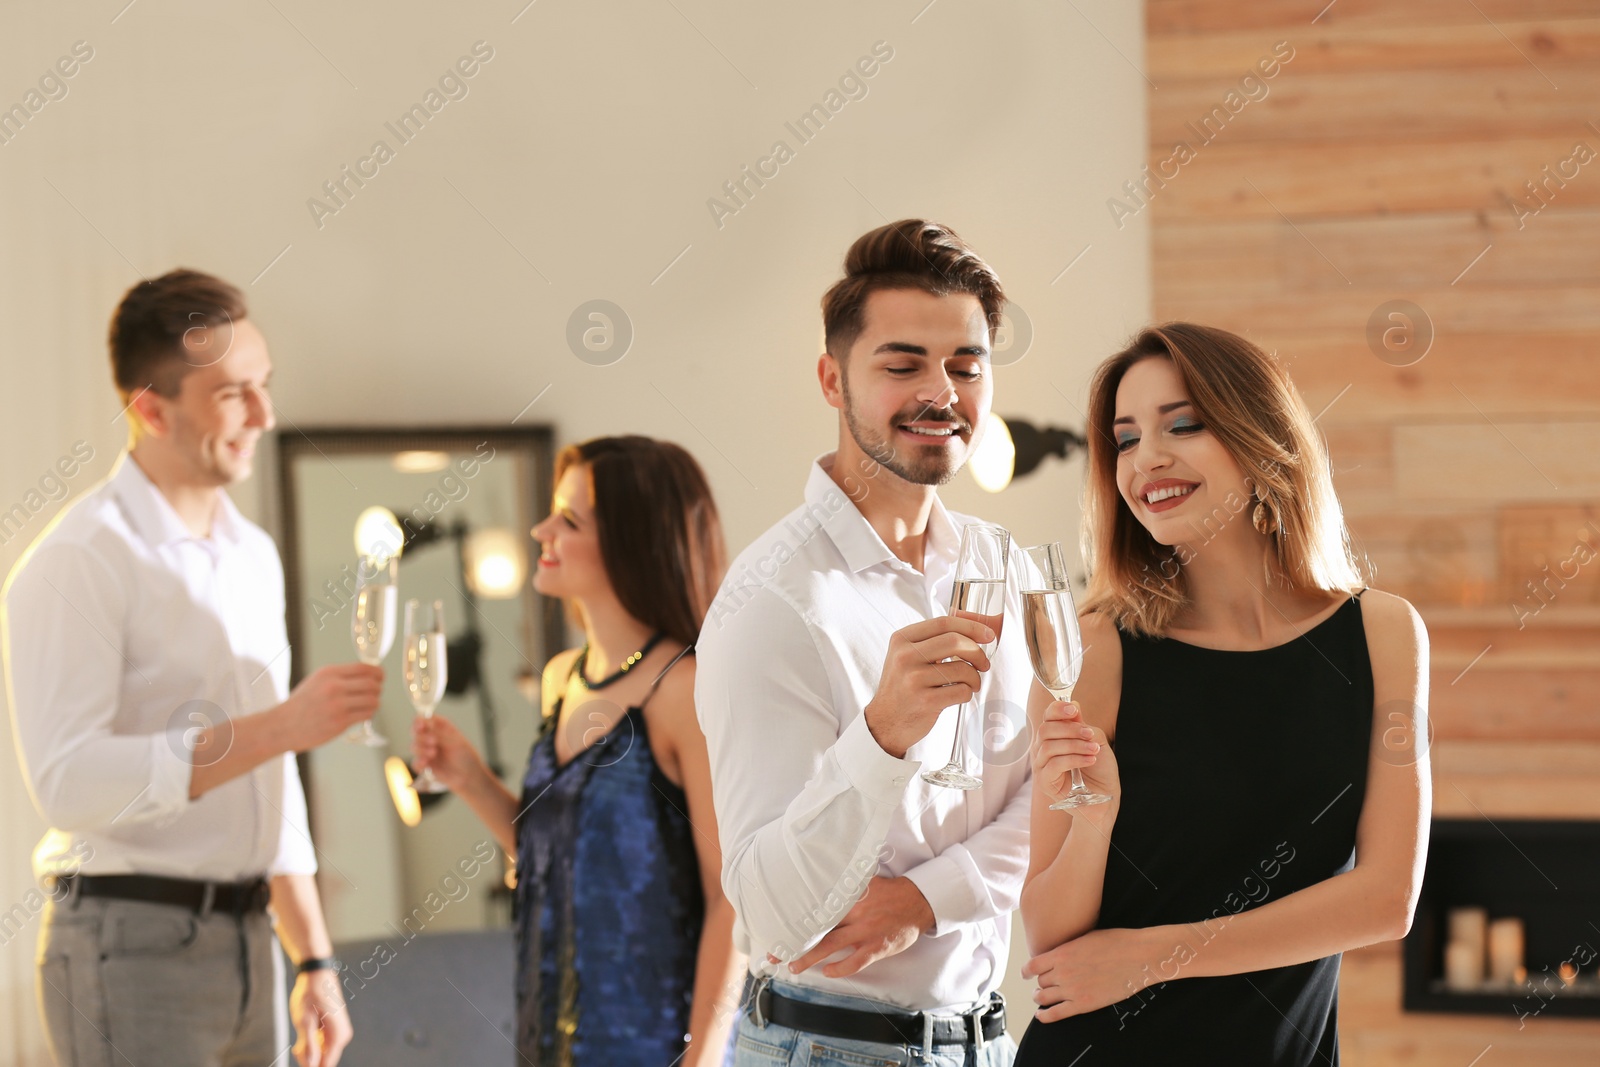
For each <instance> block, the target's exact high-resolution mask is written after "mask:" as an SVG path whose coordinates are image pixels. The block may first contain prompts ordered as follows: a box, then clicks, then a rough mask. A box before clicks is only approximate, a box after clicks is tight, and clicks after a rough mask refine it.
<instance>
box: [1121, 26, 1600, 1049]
mask: <svg viewBox="0 0 1600 1067" xmlns="http://www.w3.org/2000/svg"><path fill="white" fill-rule="evenodd" d="M1146 19H1147V45H1146V47H1147V52H1146V56H1145V60H1146V67H1145V73H1146V75H1147V76H1148V78H1149V80H1150V82H1151V83H1152V86H1153V88H1152V89H1151V92H1150V116H1149V124H1150V160H1149V161H1150V173H1151V175H1153V177H1150V178H1146V177H1145V176H1144V175H1137V176H1135V175H1130V176H1129V177H1130V179H1132V180H1133V183H1134V184H1133V188H1132V189H1131V190H1129V189H1124V190H1123V191H1122V194H1121V195H1120V196H1119V197H1118V198H1117V203H1110V202H1108V205H1107V209H1108V211H1109V212H1110V213H1111V214H1112V217H1113V218H1116V217H1118V216H1119V215H1122V216H1124V217H1125V216H1126V215H1127V214H1129V213H1138V212H1143V211H1149V213H1150V217H1151V221H1152V232H1153V242H1154V253H1155V254H1154V272H1155V285H1154V292H1155V305H1156V315H1157V317H1158V318H1159V319H1191V320H1194V321H1199V322H1206V323H1211V324H1214V325H1218V326H1223V327H1226V328H1228V329H1231V330H1235V331H1237V332H1239V333H1242V334H1245V335H1246V336H1248V337H1250V338H1252V339H1253V340H1255V341H1256V342H1258V343H1259V344H1262V345H1263V346H1264V347H1266V348H1268V349H1269V350H1273V351H1276V352H1277V353H1278V355H1279V356H1280V358H1282V359H1284V360H1285V361H1286V362H1287V364H1288V366H1289V369H1290V372H1291V374H1292V375H1293V376H1294V378H1295V381H1296V383H1297V384H1298V386H1299V388H1300V390H1301V392H1302V394H1303V395H1304V396H1305V399H1306V401H1307V403H1308V404H1309V405H1310V407H1311V409H1312V410H1313V411H1320V412H1322V415H1321V416H1320V418H1319V421H1318V425H1319V426H1320V427H1321V428H1322V430H1323V432H1324V434H1325V436H1326V438H1327V440H1328V443H1329V448H1330V452H1331V458H1332V462H1333V466H1334V471H1335V482H1336V485H1337V487H1338V489H1339V493H1340V498H1341V500H1342V501H1343V502H1344V505H1345V508H1346V512H1347V516H1348V519H1349V522H1350V527H1351V530H1352V532H1353V533H1354V535H1355V537H1356V538H1357V541H1358V543H1359V545H1360V547H1361V548H1362V549H1363V550H1364V551H1365V552H1366V553H1367V555H1368V556H1369V557H1370V559H1371V560H1372V562H1373V564H1374V565H1375V567H1376V571H1377V578H1376V582H1375V584H1376V585H1378V586H1379V587H1380V588H1384V589H1389V590H1392V591H1394V592H1397V593H1399V594H1401V595H1403V596H1406V597H1408V598H1409V599H1411V600H1412V602H1413V603H1414V604H1416V605H1417V607H1418V609H1419V610H1420V611H1421V612H1422V614H1423V616H1424V618H1425V619H1426V620H1427V623H1428V628H1429V632H1430V636H1431V639H1432V644H1433V649H1432V678H1431V681H1432V693H1431V712H1432V716H1433V720H1434V721H1433V725H1434V748H1433V753H1434V761H1435V775H1436V783H1435V791H1434V792H1435V795H1434V801H1435V810H1436V812H1437V813H1438V814H1440V815H1444V816H1452V817H1466V818H1474V817H1481V818H1491V819H1492V818H1495V817H1558V818H1560V817H1569V818H1589V819H1595V818H1600V0H1335V2H1333V3H1331V4H1330V3H1327V0H1254V2H1251V3H1241V2H1238V0H1146ZM1275 49H1276V53H1275ZM1285 56H1288V57H1289V58H1287V59H1285V58H1283V57H1285ZM1274 61H1276V65H1275V66H1274ZM1265 71H1270V72H1271V76H1270V77H1267V76H1264V72H1265ZM1247 78H1248V80H1247ZM1230 93H1232V94H1233V95H1232V96H1230V95H1229V94H1230ZM1180 143H1182V144H1184V145H1185V146H1186V147H1187V149H1188V150H1187V151H1186V152H1185V151H1179V150H1178V149H1177V146H1178V145H1179V144H1180ZM1119 205H1120V206H1119ZM1396 301H1404V302H1407V304H1408V305H1410V306H1411V307H1414V308H1419V309H1421V313H1422V314H1421V315H1418V314H1416V313H1415V312H1413V311H1410V310H1409V309H1407V308H1406V307H1405V305H1399V307H1400V308H1401V314H1402V315H1403V316H1405V317H1404V318H1401V319H1392V318H1387V317H1385V316H1382V315H1380V316H1379V319H1378V325H1377V328H1376V329H1370V328H1369V327H1370V325H1371V320H1372V319H1373V317H1374V313H1375V312H1377V311H1378V309H1379V308H1380V307H1383V306H1384V305H1391V304H1392V303H1393V302H1396ZM1387 328H1393V330H1394V332H1391V333H1390V334H1389V335H1388V337H1387V343H1386V339H1385V337H1384V334H1383V331H1384V329H1387ZM1408 331H1409V332H1408ZM1430 334H1431V343H1429V345H1428V347H1427V350H1426V354H1425V355H1421V358H1420V359H1417V358H1416V357H1417V355H1418V354H1419V351H1420V347H1421V343H1422V340H1423V339H1426V338H1427V337H1428V336H1429V335H1430ZM1374 338H1376V339H1375V340H1374ZM1408 338H1409V339H1410V345H1411V347H1410V348H1409V349H1408V348H1407V347H1406V346H1405V344H1406V342H1407V340H1408ZM1413 359H1415V360H1416V361H1415V362H1411V360H1413ZM1407 364H1408V365H1407ZM1591 545H1592V546H1594V547H1593V549H1591V548H1589V546H1591ZM1399 981H1400V979H1399V958H1398V952H1397V951H1396V948H1395V947H1394V946H1380V947H1376V948H1372V949H1366V950H1362V951H1360V952H1355V953H1351V954H1349V955H1348V956H1347V959H1346V971H1345V979H1344V988H1343V1005H1342V1006H1343V1013H1342V1018H1341V1022H1342V1027H1341V1031H1342V1040H1343V1045H1344V1051H1345V1055H1346V1062H1348V1063H1349V1064H1351V1065H1352V1067H1365V1065H1390V1064H1411V1065H1415V1064H1440V1065H1450V1067H1465V1065H1467V1064H1468V1063H1476V1064H1480V1065H1481V1067H1506V1065H1512V1064H1546V1063H1551V1064H1554V1063H1600V1021H1595V1022H1591V1021H1587V1020H1554V1019H1543V1018H1538V1019H1534V1020H1531V1021H1530V1022H1529V1023H1528V1025H1527V1026H1526V1027H1524V1028H1522V1029H1521V1030H1519V1029H1518V1026H1517V1024H1516V1022H1515V1021H1514V1020H1512V1019H1510V1018H1509V1015H1508V1018H1507V1020H1504V1021H1502V1020H1495V1019H1486V1018H1478V1017H1471V1016H1444V1015H1418V1014H1404V1013H1402V1012H1400V1010H1399ZM1479 1056H1481V1059H1475V1057H1479Z"/></svg>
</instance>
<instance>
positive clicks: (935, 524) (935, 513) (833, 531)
mask: <svg viewBox="0 0 1600 1067" xmlns="http://www.w3.org/2000/svg"><path fill="white" fill-rule="evenodd" d="M837 457H838V453H837V452H825V453H823V454H822V455H820V456H818V457H817V458H816V459H815V460H814V461H813V462H812V464H811V472H810V474H809V476H808V477H807V478H806V493H805V500H806V505H807V510H808V511H811V512H812V514H814V515H819V516H823V515H825V516H827V517H826V518H824V519H823V520H822V526H823V529H825V530H827V531H828V536H829V537H831V538H832V539H833V543H834V545H835V546H836V547H837V548H838V549H839V552H840V553H841V554H842V555H843V556H844V561H845V565H846V566H848V567H849V568H850V570H851V571H852V572H853V573H857V574H859V573H860V572H862V571H864V570H866V569H867V568H868V567H872V566H875V565H877V564H879V563H888V564H889V565H890V566H898V567H903V568H906V569H908V570H914V569H915V568H912V567H911V566H910V565H909V564H908V563H906V562H905V561H904V560H902V559H901V558H900V557H899V556H896V555H895V554H894V553H893V552H891V551H890V550H889V546H888V545H886V544H884V543H883V538H881V537H879V536H878V531H877V530H874V529H873V528H872V524H871V523H870V522H868V521H867V518H866V516H865V515H863V514H861V511H860V509H858V508H857V507H856V505H855V502H854V501H853V500H851V499H850V497H849V496H848V495H847V494H846V493H845V491H844V490H843V489H841V488H840V487H839V484H838V483H837V482H835V481H834V480H833V478H832V477H831V476H830V475H829V474H828V468H831V467H832V466H833V462H834V460H835V459H836V458H837ZM861 484H862V485H863V487H866V482H865V480H862V481H861ZM841 501H842V502H843V506H840V502H841ZM927 532H928V537H927V542H926V544H925V545H924V546H923V563H922V573H924V574H927V573H929V572H930V571H931V570H932V569H934V568H933V564H934V563H935V561H938V563H939V564H953V563H954V562H955V558H956V550H957V547H958V546H959V544H960V541H961V538H960V533H959V530H958V529H957V527H956V524H955V520H953V519H952V518H951V517H950V512H949V511H948V510H946V509H945V506H944V501H942V500H940V499H939V496H938V494H937V493H936V494H934V497H933V508H932V510H930V511H929V512H928V531H927Z"/></svg>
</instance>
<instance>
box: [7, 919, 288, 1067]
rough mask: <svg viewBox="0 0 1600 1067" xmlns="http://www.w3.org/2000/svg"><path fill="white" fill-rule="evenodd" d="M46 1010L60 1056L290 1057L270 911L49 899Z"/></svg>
mask: <svg viewBox="0 0 1600 1067" xmlns="http://www.w3.org/2000/svg"><path fill="white" fill-rule="evenodd" d="M38 969H39V985H38V989H39V1010H40V1013H41V1015H43V1017H44V1024H45V1031H46V1035H47V1037H48V1040H49V1042H50V1050H51V1052H52V1054H53V1055H54V1056H55V1061H56V1063H57V1064H58V1065H60V1067H269V1065H272V1064H277V1065H279V1067H282V1065H284V1064H289V1063H291V1062H292V1058H291V1057H290V1056H289V1054H288V1050H289V1012H288V1006H287V992H286V990H285V984H284V983H285V975H284V960H283V953H282V952H281V951H280V949H279V948H278V942H277V937H276V935H275V934H274V933H273V931H272V925H271V922H270V920H269V919H268V917H267V915H266V914H265V913H263V912H255V913H253V914H250V915H247V916H245V917H244V919H243V920H242V921H241V920H240V919H237V918H235V917H234V916H233V915H232V914H230V913H216V912H213V913H211V914H209V915H205V916H197V915H196V914H195V913H194V912H192V911H190V910H188V909H186V908H180V907H176V906H174V905H169V904H145V903H142V902H139V901H131V900H107V899H105V898H101V897H89V898H83V899H68V900H64V901H60V902H57V901H55V900H51V901H50V902H49V903H48V904H47V906H46V911H45V914H44V921H43V924H42V928H41V929H40V931H39V958H38Z"/></svg>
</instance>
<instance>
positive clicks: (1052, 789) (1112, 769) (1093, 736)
mask: <svg viewBox="0 0 1600 1067" xmlns="http://www.w3.org/2000/svg"><path fill="white" fill-rule="evenodd" d="M1073 771H1078V772H1079V773H1080V774H1081V775H1082V779H1083V785H1084V786H1086V787H1087V788H1088V790H1089V791H1090V792H1091V793H1095V794H1098V795H1100V796H1107V797H1111V798H1112V799H1111V802H1110V803H1108V804H1089V805H1084V806H1082V807H1081V808H1078V809H1074V810H1073V814H1074V815H1088V816H1090V817H1091V818H1103V817H1104V816H1107V815H1112V814H1114V813H1115V809H1116V806H1117V798H1118V797H1120V796H1121V795H1122V781H1121V778H1120V777H1119V775H1118V773H1117V757H1116V755H1115V753H1113V752H1112V751H1111V746H1110V745H1109V744H1108V743H1107V742H1106V734H1105V731H1104V730H1101V729H1099V728H1098V727H1094V726H1090V725H1088V724H1087V723H1085V722H1084V721H1083V709H1082V708H1080V707H1079V706H1078V704H1077V702H1076V701H1069V700H1052V701H1050V704H1049V706H1048V707H1046V708H1045V711H1044V718H1043V720H1042V721H1041V722H1040V724H1039V733H1038V735H1037V738H1036V740H1035V742H1034V745H1033V777H1034V781H1036V782H1038V783H1039V786H1040V788H1042V789H1043V790H1044V791H1045V794H1046V795H1047V796H1049V797H1051V798H1052V799H1054V800H1060V799H1061V798H1062V797H1065V796H1067V795H1068V794H1069V793H1071V792H1072V789H1073V780H1072V772H1073Z"/></svg>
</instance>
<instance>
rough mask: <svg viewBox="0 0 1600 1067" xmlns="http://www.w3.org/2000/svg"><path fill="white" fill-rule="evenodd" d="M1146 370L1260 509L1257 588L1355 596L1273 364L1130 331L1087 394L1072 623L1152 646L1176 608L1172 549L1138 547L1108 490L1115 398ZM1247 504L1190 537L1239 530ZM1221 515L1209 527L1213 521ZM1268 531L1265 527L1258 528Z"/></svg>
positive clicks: (1317, 455) (1300, 409) (1255, 352)
mask: <svg viewBox="0 0 1600 1067" xmlns="http://www.w3.org/2000/svg"><path fill="white" fill-rule="evenodd" d="M1146 359H1166V360H1170V361H1171V362H1172V364H1173V366H1174V367H1175V368H1176V369H1177V371H1178V374H1179V376H1180V377H1181V378H1182V379H1183V383H1184V386H1185V388H1187V389H1188V392H1189V402H1190V403H1191V404H1193V405H1194V410H1195V414H1196V415H1197V417H1198V418H1199V420H1200V422H1201V423H1203V424H1204V425H1205V427H1206V428H1207V429H1208V430H1209V431H1210V432H1211V434H1212V435H1213V436H1214V437H1216V439H1217V440H1218V441H1220V442H1221V443H1222V446H1223V447H1224V448H1225V449H1227V451H1228V454H1229V455H1231V456H1232V457H1233V460H1234V462H1235V463H1237V464H1238V465H1239V467H1240V469H1242V470H1243V471H1244V472H1245V474H1246V476H1247V478H1249V480H1250V482H1251V483H1252V485H1253V486H1254V492H1255V493H1257V494H1259V495H1260V497H1261V498H1263V500H1264V501H1265V504H1266V511H1267V514H1268V515H1275V516H1276V522H1275V524H1273V525H1272V526H1271V528H1270V532H1269V533H1268V535H1267V536H1268V537H1270V538H1271V540H1272V542H1273V546H1274V548H1275V552H1274V553H1273V554H1272V555H1271V556H1269V557H1268V560H1267V563H1266V567H1265V573H1264V574H1263V576H1262V579H1263V581H1264V582H1267V583H1276V584H1278V585H1279V586H1280V587H1282V588H1287V589H1321V590H1325V591H1328V592H1343V593H1356V592H1358V591H1359V590H1360V589H1361V588H1362V587H1363V586H1364V585H1365V584H1366V582H1365V580H1364V577H1363V573H1362V572H1363V569H1364V568H1363V565H1362V564H1361V563H1360V562H1358V560H1357V557H1356V554H1355V552H1354V550H1353V548H1352V547H1351V544H1350V533H1349V530H1348V529H1346V527H1345V523H1344V513H1343V511H1342V510H1341V509H1340V506H1339V499H1338V497H1337V496H1335V495H1334V491H1333V477H1332V473H1331V471H1330V469H1329V465H1328V453H1327V448H1326V446H1325V445H1324V444H1323V441H1322V437H1321V435H1320V434H1319V433H1318V432H1317V429H1316V427H1315V426H1314V425H1313V424H1312V417H1311V413H1310V411H1309V409H1307V407H1306V405H1305V401H1304V400H1302V399H1301V398H1300V393H1299V391H1298V390H1296V389H1295V387H1294V383H1293V382H1292V381H1290V380H1289V375H1288V373H1287V372H1286V371H1285V370H1284V369H1283V367H1282V366H1280V365H1279V364H1278V362H1277V360H1276V359H1275V358H1274V357H1272V356H1270V355H1268V354H1267V353H1266V352H1263V351H1262V350H1261V349H1260V348H1258V347H1257V346H1255V345H1253V344H1251V343H1250V342H1249V341H1247V340H1245V339H1244V338H1243V337H1240V336H1238V335H1237V334H1232V333H1229V332H1228V331H1226V330H1219V329H1216V328H1215V327H1211V326H1199V325H1196V324H1194V323H1189V322H1169V323H1165V324H1163V325H1160V326H1151V327H1148V328H1146V329H1144V330H1142V331H1141V332H1140V333H1139V335H1138V336H1137V337H1135V338H1134V339H1133V342H1132V343H1131V344H1130V345H1128V347H1127V348H1125V349H1123V350H1122V351H1121V352H1118V353H1117V354H1116V355H1114V356H1111V357H1110V358H1109V359H1107V360H1106V361H1105V362H1104V363H1102V364H1100V367H1099V369H1098V370H1096V371H1095V375H1094V379H1093V382H1092V383H1091V384H1090V386H1089V418H1088V427H1087V428H1086V430H1085V436H1086V437H1088V439H1089V471H1088V478H1087V480H1086V484H1085V488H1084V497H1085V500H1084V519H1083V542H1082V548H1083V558H1084V560H1085V562H1086V563H1087V564H1088V566H1089V589H1088V593H1087V595H1086V597H1085V600H1084V602H1083V604H1082V605H1081V607H1082V610H1084V611H1099V612H1103V613H1105V614H1107V615H1109V616H1110V617H1111V618H1112V619H1113V621H1115V622H1116V623H1117V624H1118V625H1119V626H1120V627H1121V628H1122V629H1124V630H1127V631H1130V632H1132V633H1136V634H1142V635H1146V636H1161V635H1163V634H1165V633H1166V631H1167V629H1168V628H1169V627H1170V626H1171V625H1172V622H1173V620H1174V618H1175V617H1176V616H1177V614H1178V612H1179V610H1181V609H1182V608H1183V607H1184V606H1185V605H1187V603H1188V600H1189V597H1188V588H1187V585H1188V583H1187V580H1186V577H1185V575H1184V572H1183V564H1185V563H1187V562H1188V560H1187V559H1183V558H1180V557H1181V556H1182V549H1181V547H1180V548H1178V549H1175V548H1172V547H1169V546H1167V545H1163V544H1161V543H1160V542H1158V541H1157V540H1156V539H1155V538H1153V537H1151V536H1150V533H1149V531H1147V530H1146V529H1145V528H1144V526H1143V525H1142V524H1141V523H1140V522H1139V520H1138V519H1137V518H1135V517H1134V514H1133V512H1132V511H1130V510H1129V509H1128V506H1127V504H1126V503H1125V502H1124V501H1123V499H1122V495H1121V493H1119V492H1118V490H1117V449H1116V437H1115V434H1114V432H1113V428H1112V425H1111V424H1112V420H1113V419H1115V418H1116V403H1117V387H1118V386H1119V385H1120V384H1121V383H1122V378H1123V375H1125V374H1126V373H1127V372H1128V368H1129V367H1131V366H1133V365H1134V364H1135V363H1138V362H1140V361H1142V360H1146ZM1256 503H1257V500H1256V497H1255V496H1250V497H1247V498H1246V499H1245V500H1243V501H1238V500H1237V498H1236V495H1235V494H1230V496H1229V499H1228V501H1226V511H1225V512H1224V509H1223V508H1218V509H1215V511H1214V512H1213V514H1212V515H1210V516H1207V517H1206V518H1205V519H1204V520H1202V523H1201V527H1202V529H1204V530H1206V531H1211V532H1209V533H1208V535H1207V538H1206V539H1207V540H1209V539H1210V537H1211V536H1215V533H1214V530H1213V527H1212V525H1211V524H1212V523H1214V522H1215V523H1218V524H1219V525H1218V526H1217V527H1216V529H1220V524H1223V523H1227V522H1229V521H1231V520H1233V519H1235V518H1238V517H1240V516H1242V517H1243V519H1244V521H1245V522H1250V521H1251V517H1252V514H1253V512H1254V510H1255V507H1256ZM1219 512H1222V514H1221V515H1220V516H1219V515H1218V513H1219ZM1269 521H1270V520H1269Z"/></svg>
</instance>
